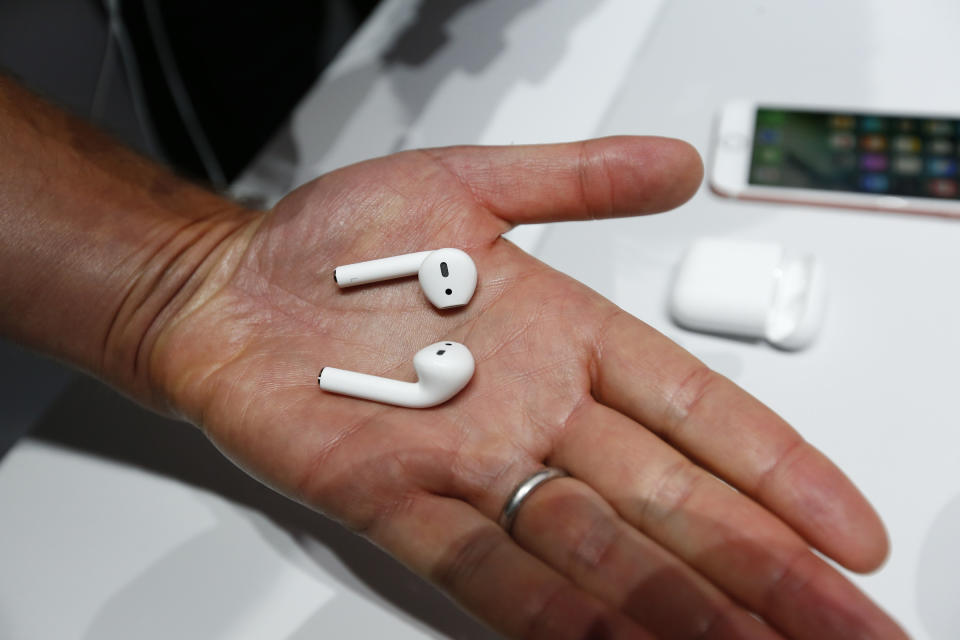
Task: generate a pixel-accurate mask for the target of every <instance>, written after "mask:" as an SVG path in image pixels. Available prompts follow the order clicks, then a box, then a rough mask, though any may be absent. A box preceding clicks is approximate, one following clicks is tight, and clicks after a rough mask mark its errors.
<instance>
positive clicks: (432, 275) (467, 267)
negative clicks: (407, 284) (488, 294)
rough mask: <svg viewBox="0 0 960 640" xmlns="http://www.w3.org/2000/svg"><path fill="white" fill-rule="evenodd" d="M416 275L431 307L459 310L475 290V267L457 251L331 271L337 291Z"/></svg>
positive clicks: (398, 258) (376, 262)
mask: <svg viewBox="0 0 960 640" xmlns="http://www.w3.org/2000/svg"><path fill="white" fill-rule="evenodd" d="M414 274H417V275H418V276H419V278H420V286H421V287H422V288H423V293H424V294H426V296H427V299H429V300H430V302H432V303H433V305H434V306H435V307H438V308H440V309H447V308H450V307H462V306H463V305H465V304H467V303H468V302H470V298H472V297H473V292H474V291H475V290H476V288H477V266H476V265H475V264H474V263H473V260H472V259H471V258H470V256H468V255H467V254H466V253H465V252H463V251H461V250H460V249H437V250H436V251H420V252H419V253H407V254H405V255H402V256H393V257H392V258H381V259H379V260H369V261H367V262H357V263H355V264H348V265H344V266H342V267H337V268H336V269H334V270H333V279H334V280H335V281H336V283H337V285H338V286H340V288H343V287H353V286H355V285H358V284H367V283H370V282H380V281H381V280H391V279H393V278H401V277H403V276H412V275H414Z"/></svg>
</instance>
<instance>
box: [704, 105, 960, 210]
mask: <svg viewBox="0 0 960 640" xmlns="http://www.w3.org/2000/svg"><path fill="white" fill-rule="evenodd" d="M715 133H716V137H715V141H714V145H713V151H714V153H713V159H712V166H711V174H710V186H711V188H712V189H713V190H714V191H715V192H716V193H718V194H720V195H723V196H728V197H732V198H742V199H747V200H767V201H775V202H784V203H801V204H814V205H826V206H833V207H854V208H861V209H880V210H886V211H903V212H911V213H925V214H933V215H944V216H957V217H960V175H958V171H957V168H958V162H960V118H958V117H956V116H954V117H950V116H943V115H931V114H903V113H879V112H874V111H860V110H853V109H841V108H836V109H831V108H826V109H824V108H809V107H796V106H778V105H765V104H758V103H755V102H751V101H737V102H732V103H729V104H727V105H726V106H725V107H724V108H723V110H722V112H721V113H720V115H719V118H718V120H717V127H716V131H715Z"/></svg>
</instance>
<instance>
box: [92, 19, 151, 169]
mask: <svg viewBox="0 0 960 640" xmlns="http://www.w3.org/2000/svg"><path fill="white" fill-rule="evenodd" d="M103 6H104V8H105V9H106V11H107V15H108V16H109V21H108V25H107V39H108V47H107V49H106V50H105V51H104V60H103V63H102V64H101V68H100V74H101V77H100V78H98V79H97V91H98V92H99V91H100V90H101V87H100V84H101V80H103V82H104V84H105V86H104V87H103V89H102V90H103V92H104V94H103V95H102V96H99V98H100V99H104V96H105V94H106V86H108V83H107V80H106V79H105V77H104V74H105V73H106V65H107V64H108V60H107V57H108V54H109V53H110V48H109V42H110V41H111V40H112V41H115V42H116V46H117V50H118V51H119V52H120V61H121V63H122V64H123V70H124V73H126V75H127V81H128V82H129V84H130V96H131V99H132V101H133V113H134V116H135V117H136V118H137V124H138V125H140V131H141V132H142V133H143V139H144V141H145V142H146V145H147V150H148V151H149V152H150V154H151V155H152V156H153V157H155V158H158V159H160V160H165V154H164V153H163V151H162V150H161V147H160V145H159V144H158V143H157V139H156V135H155V133H154V130H153V118H151V116H150V107H149V106H148V105H147V100H146V98H145V97H144V95H143V80H142V78H141V76H140V66H139V64H138V63H137V56H136V53H135V52H134V50H133V47H132V46H131V45H130V37H129V35H128V34H127V28H126V26H125V25H124V23H123V17H122V16H121V15H120V6H119V0H103ZM97 100H98V96H97V94H96V93H95V94H94V104H93V107H98V108H99V107H102V105H98V104H97V102H96V101H97ZM92 111H93V108H91V112H92ZM98 115H99V114H98Z"/></svg>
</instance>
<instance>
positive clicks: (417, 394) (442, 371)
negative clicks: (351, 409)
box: [317, 341, 474, 409]
mask: <svg viewBox="0 0 960 640" xmlns="http://www.w3.org/2000/svg"><path fill="white" fill-rule="evenodd" d="M413 368H414V370H415V371H416V372H417V378H418V380H417V381H416V382H403V381H401V380H393V379H391V378H381V377H380V376H372V375H368V374H366V373H357V372H355V371H344V370H343V369H334V368H333V367H324V368H323V369H321V370H320V375H318V376H317V382H318V383H319V384H320V388H321V389H323V390H324V391H329V392H332V393H339V394H342V395H345V396H353V397H355V398H363V399H364V400H373V401H375V402H383V403H386V404H395V405H397V406H400V407H410V408H412V409H423V408H426V407H433V406H436V405H438V404H441V403H444V402H446V401H447V400H449V399H450V398H452V397H453V396H455V395H457V394H458V393H459V392H460V390H461V389H463V388H464V387H465V386H467V383H468V382H470V378H472V377H473V369H474V362H473V354H471V353H470V350H469V349H467V348H466V347H465V346H463V345H462V344H460V343H459V342H449V341H445V342H435V343H434V344H432V345H430V346H429V347H424V348H423V349H421V350H420V351H417V353H416V355H414V356H413Z"/></svg>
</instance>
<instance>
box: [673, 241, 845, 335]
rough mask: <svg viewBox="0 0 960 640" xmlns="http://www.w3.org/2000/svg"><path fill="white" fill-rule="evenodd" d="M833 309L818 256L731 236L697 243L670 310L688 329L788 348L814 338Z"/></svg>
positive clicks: (676, 286)
mask: <svg viewBox="0 0 960 640" xmlns="http://www.w3.org/2000/svg"><path fill="white" fill-rule="evenodd" d="M825 307H826V292H825V288H824V283H823V271H822V268H821V266H820V264H819V262H818V261H817V260H816V258H815V257H814V256H813V255H809V254H799V253H793V252H788V251H785V250H784V249H783V247H781V246H780V245H779V244H776V243H770V242H748V241H740V240H729V239H726V238H701V239H699V240H697V241H695V242H694V243H693V244H692V245H691V246H690V248H689V249H688V250H687V252H686V255H685V256H684V258H683V260H682V261H681V263H680V266H679V268H678V270H677V274H676V279H675V280H674V285H673V289H672V291H671V295H670V313H671V315H672V316H673V318H674V320H676V322H677V323H678V324H679V325H681V326H683V327H686V328H688V329H693V330H696V331H706V332H709V333H721V334H728V335H734V336H738V337H744V338H753V339H764V340H767V341H768V342H770V343H772V344H774V345H776V346H778V347H781V348H784V349H802V348H804V347H806V346H808V345H809V344H810V343H811V342H813V340H814V338H815V337H816V335H817V333H818V331H819V329H820V325H821V324H822V321H823V315H824V310H825Z"/></svg>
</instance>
